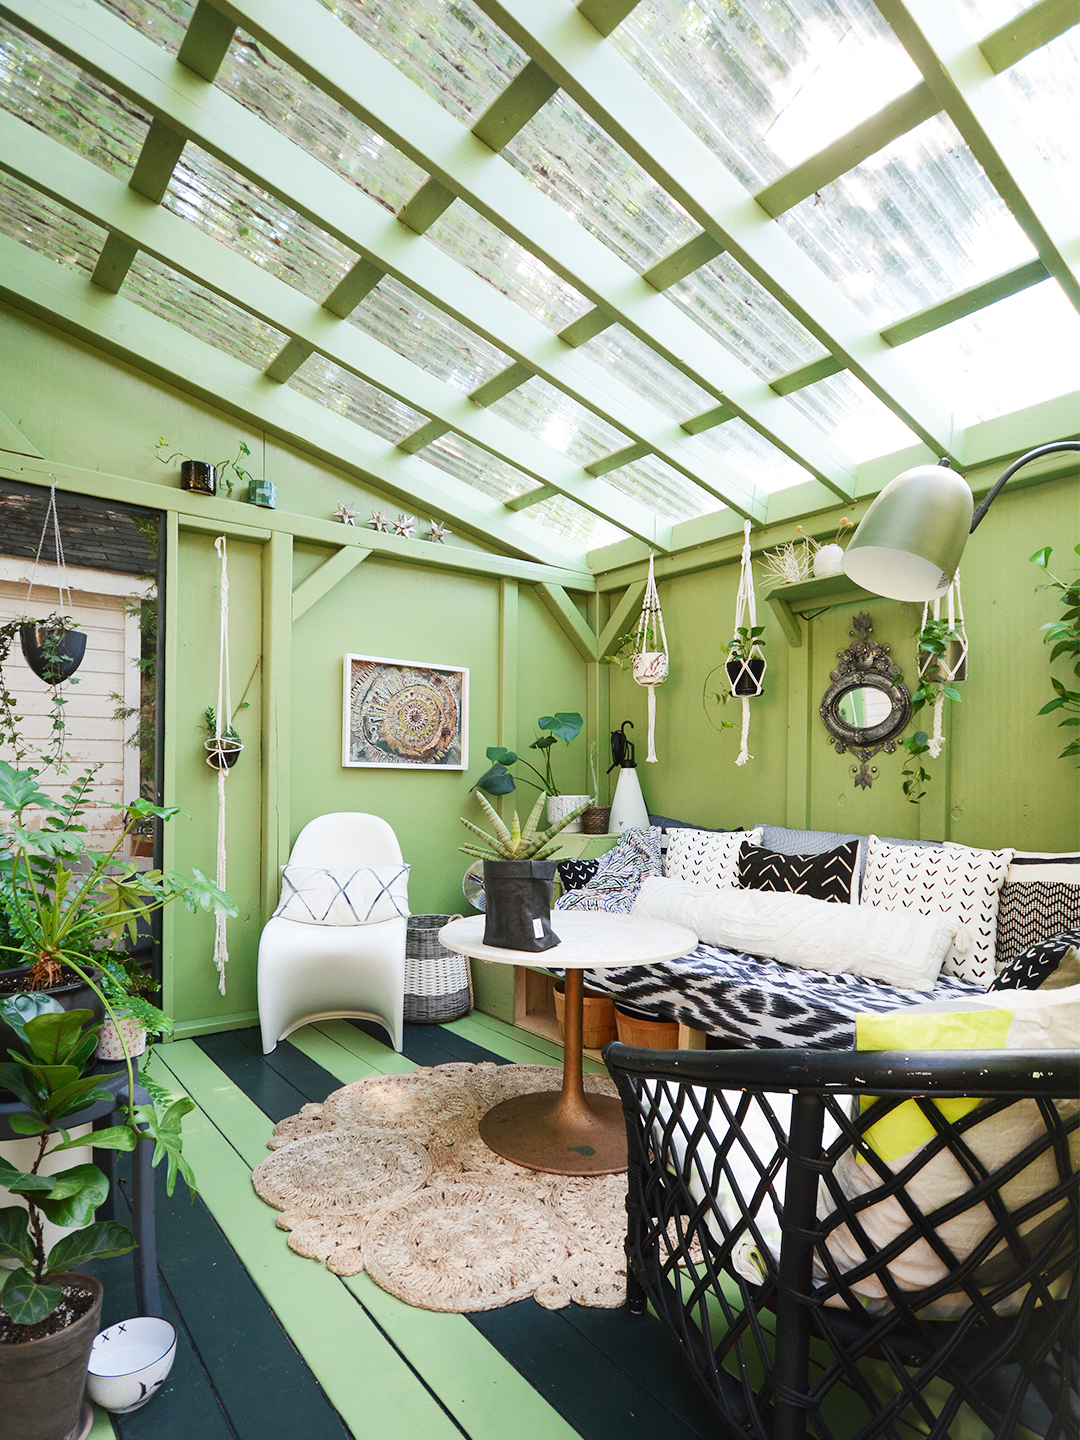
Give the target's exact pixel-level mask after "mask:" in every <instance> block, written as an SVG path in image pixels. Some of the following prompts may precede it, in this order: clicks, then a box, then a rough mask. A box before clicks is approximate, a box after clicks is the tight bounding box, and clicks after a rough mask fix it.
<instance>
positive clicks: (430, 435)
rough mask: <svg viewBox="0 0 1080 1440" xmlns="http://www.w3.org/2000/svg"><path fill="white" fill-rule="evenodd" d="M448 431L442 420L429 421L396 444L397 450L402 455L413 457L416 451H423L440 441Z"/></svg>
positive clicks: (447, 426)
mask: <svg viewBox="0 0 1080 1440" xmlns="http://www.w3.org/2000/svg"><path fill="white" fill-rule="evenodd" d="M449 429H450V427H449V425H447V424H446V422H445V421H443V420H429V421H427V423H426V424H424V425H421V426H420V428H419V429H418V430H414V431H413V432H412V434H411V435H406V436H405V438H404V439H403V440H399V441H398V442H397V448H398V449H399V450H400V451H401V453H402V454H403V455H415V454H417V452H418V451H420V450H424V449H426V448H427V446H428V445H432V444H434V443H435V441H436V440H438V439H440V438H441V437H442V436H443V435H445V434H446V432H447V431H448V430H449Z"/></svg>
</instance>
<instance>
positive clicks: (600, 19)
mask: <svg viewBox="0 0 1080 1440" xmlns="http://www.w3.org/2000/svg"><path fill="white" fill-rule="evenodd" d="M637 3H638V0H581V3H580V4H579V5H578V13H579V14H580V15H583V16H584V17H585V19H586V20H588V22H589V24H590V25H591V26H592V27H593V28H594V29H595V30H599V32H600V34H601V35H610V34H611V32H612V31H613V30H615V29H616V28H617V27H618V26H619V25H621V24H622V22H623V21H624V20H625V19H626V17H627V16H628V15H629V14H630V11H631V10H633V9H634V7H635V6H636V5H637Z"/></svg>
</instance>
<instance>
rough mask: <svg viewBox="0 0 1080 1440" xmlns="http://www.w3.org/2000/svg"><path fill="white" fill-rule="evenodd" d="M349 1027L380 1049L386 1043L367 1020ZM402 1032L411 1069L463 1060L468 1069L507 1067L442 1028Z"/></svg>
mask: <svg viewBox="0 0 1080 1440" xmlns="http://www.w3.org/2000/svg"><path fill="white" fill-rule="evenodd" d="M350 1024H352V1025H355V1026H356V1028H357V1029H358V1030H363V1032H364V1034H365V1035H370V1036H371V1037H372V1039H374V1040H378V1041H379V1043H380V1044H381V1045H386V1044H387V1043H388V1041H387V1037H386V1032H385V1031H384V1030H383V1028H382V1026H380V1025H376V1024H374V1023H373V1022H372V1021H370V1020H352V1021H350ZM402 1029H403V1031H404V1033H403V1035H402V1045H401V1053H402V1054H403V1055H404V1056H405V1058H406V1059H407V1060H411V1061H412V1062H413V1064H414V1065H449V1064H452V1063H453V1062H454V1061H462V1060H464V1061H468V1063H469V1064H471V1065H482V1064H483V1063H484V1061H485V1060H489V1061H494V1063H495V1064H496V1065H507V1064H509V1063H510V1062H509V1061H508V1060H507V1059H506V1058H505V1056H502V1055H495V1054H493V1053H492V1051H490V1050H485V1049H484V1048H483V1046H482V1045H474V1044H473V1042H472V1041H471V1040H466V1039H464V1038H463V1037H462V1036H461V1035H455V1034H454V1032H453V1031H452V1030H446V1029H444V1028H443V1027H442V1026H441V1025H405V1026H403V1027H402Z"/></svg>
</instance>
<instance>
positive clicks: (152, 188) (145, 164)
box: [128, 117, 185, 205]
mask: <svg viewBox="0 0 1080 1440" xmlns="http://www.w3.org/2000/svg"><path fill="white" fill-rule="evenodd" d="M184 143H185V142H184V137H183V136H182V135H178V134H177V133H176V131H175V130H174V129H172V127H171V126H169V125H166V124H165V122H164V121H163V120H159V119H157V118H156V117H155V118H154V119H153V120H151V121H150V129H149V130H148V131H147V132H146V139H145V140H144V141H143V143H142V149H141V150H140V151H139V158H138V160H136V162H135V169H134V170H133V171H132V172H131V179H130V180H129V181H128V184H129V185H130V186H131V188H132V190H135V191H137V192H138V193H139V194H140V195H145V196H146V198H147V200H152V201H153V202H154V204H155V205H160V203H161V200H162V198H163V196H164V194H165V191H166V190H167V189H168V188H169V181H170V180H171V179H172V174H173V171H174V170H175V169H176V162H177V161H178V160H179V159H180V155H181V152H182V151H183V148H184Z"/></svg>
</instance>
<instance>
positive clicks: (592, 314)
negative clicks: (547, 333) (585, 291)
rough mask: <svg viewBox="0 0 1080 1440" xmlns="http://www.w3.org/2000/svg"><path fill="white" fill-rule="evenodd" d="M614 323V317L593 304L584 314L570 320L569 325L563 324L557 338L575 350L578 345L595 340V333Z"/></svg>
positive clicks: (601, 331) (600, 333)
mask: <svg viewBox="0 0 1080 1440" xmlns="http://www.w3.org/2000/svg"><path fill="white" fill-rule="evenodd" d="M614 324H615V320H614V318H613V317H612V316H611V315H609V314H608V313H607V312H606V311H605V310H601V308H600V306H599V305H595V306H594V307H593V308H592V309H591V310H586V312H585V314H584V315H579V316H578V318H577V319H576V320H571V322H570V324H569V325H564V326H563V328H562V329H561V330H560V331H559V339H560V340H561V341H562V342H563V344H564V345H569V346H570V348H571V349H573V350H576V349H577V347H578V346H579V345H586V344H588V342H589V341H590V340H595V338H596V337H597V335H602V334H603V333H604V331H605V330H610V329H611V327H612V325H614Z"/></svg>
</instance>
